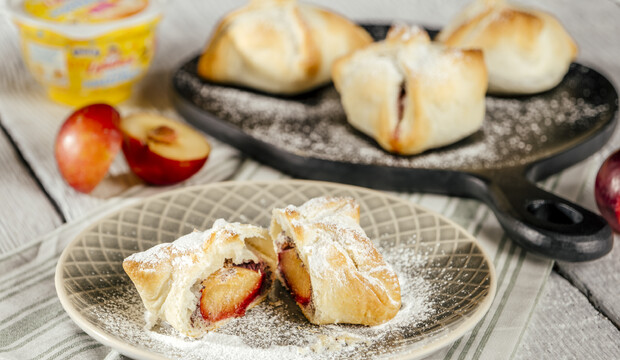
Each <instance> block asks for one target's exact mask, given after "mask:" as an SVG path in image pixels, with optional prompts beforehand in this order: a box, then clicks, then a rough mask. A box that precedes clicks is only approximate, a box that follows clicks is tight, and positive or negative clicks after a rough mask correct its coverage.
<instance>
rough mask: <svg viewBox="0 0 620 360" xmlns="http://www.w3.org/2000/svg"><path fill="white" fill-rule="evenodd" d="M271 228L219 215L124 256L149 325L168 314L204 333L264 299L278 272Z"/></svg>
mask: <svg viewBox="0 0 620 360" xmlns="http://www.w3.org/2000/svg"><path fill="white" fill-rule="evenodd" d="M275 266H276V254H275V250H274V247H273V242H272V240H271V238H270V237H269V233H268V231H267V229H264V228H261V227H257V226H253V225H245V224H239V223H228V222H226V221H224V220H222V219H220V220H217V221H216V222H215V223H214V224H213V227H212V228H211V229H210V230H207V231H204V232H201V231H194V232H192V233H190V234H188V235H185V236H183V237H181V238H179V239H177V240H176V241H174V242H172V243H164V244H159V245H156V246H154V247H153V248H151V249H148V250H146V251H143V252H140V253H136V254H133V255H131V256H129V257H128V258H126V259H125V261H123V268H124V269H125V272H126V273H127V275H129V277H130V278H131V281H133V283H134V285H135V286H136V289H137V290H138V293H139V294H140V297H141V298H142V302H143V303H144V306H145V307H146V310H147V326H152V325H154V324H155V323H156V322H157V321H158V320H163V321H165V322H167V323H168V324H170V325H171V326H172V327H174V328H175V329H176V330H178V331H179V332H180V333H181V334H184V335H186V336H191V337H199V336H201V335H203V334H204V333H205V332H206V331H209V330H212V329H215V328H216V327H218V326H220V325H221V324H223V323H224V322H225V321H226V320H228V319H231V318H233V317H239V316H243V315H244V313H245V311H246V310H248V309H250V308H252V307H253V306H255V305H257V304H258V303H260V302H261V301H262V300H263V299H264V298H265V296H266V295H267V293H268V291H269V289H270V288H271V286H272V284H273V280H274V278H275V275H274V269H275Z"/></svg>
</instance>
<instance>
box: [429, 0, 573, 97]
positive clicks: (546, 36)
mask: <svg viewBox="0 0 620 360" xmlns="http://www.w3.org/2000/svg"><path fill="white" fill-rule="evenodd" d="M437 40H438V41H440V42H443V43H444V44H446V45H449V46H456V47H468V48H469V47H476V48H480V49H482V50H483V51H484V58H485V60H486V65H487V68H488V71H489V92H491V93H499V94H532V93H538V92H541V91H545V90H549V89H551V88H553V87H554V86H556V85H557V84H558V83H559V82H560V81H561V80H562V78H563V77H564V75H565V74H566V72H567V71H568V68H569V65H570V63H571V62H572V61H573V60H574V59H575V57H576V56H577V45H576V44H575V42H574V41H573V39H572V38H571V37H570V35H569V34H568V33H567V32H566V30H565V29H564V27H562V24H560V22H559V21H558V20H557V19H556V18H554V17H553V16H551V15H550V14H547V13H545V12H542V11H539V10H535V9H529V8H525V7H521V6H517V5H513V4H510V3H507V2H506V1H504V0H476V1H474V2H473V3H471V4H470V5H469V6H467V7H466V8H465V9H464V10H463V11H462V12H461V13H460V14H459V15H458V16H457V17H456V18H454V19H453V20H452V21H451V22H450V24H449V25H448V26H446V27H445V28H444V29H443V30H442V31H441V32H440V33H439V35H438V36H437Z"/></svg>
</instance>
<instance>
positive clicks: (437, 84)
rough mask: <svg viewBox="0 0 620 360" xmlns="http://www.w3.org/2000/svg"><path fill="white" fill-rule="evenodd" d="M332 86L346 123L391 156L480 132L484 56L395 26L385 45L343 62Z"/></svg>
mask: <svg viewBox="0 0 620 360" xmlns="http://www.w3.org/2000/svg"><path fill="white" fill-rule="evenodd" d="M332 76H333V80H334V85H335V86H336V89H337V90H338V92H339V93H340V97H341V101H342V105H343V107H344V110H345V113H346V116H347V120H348V122H349V123H350V124H351V125H353V127H355V128H356V129H358V130H360V131H361V132H363V133H365V134H366V135H368V136H370V137H372V138H374V139H375V140H376V141H377V142H378V143H379V145H381V147H383V148H384V149H385V150H388V151H390V152H394V153H398V154H404V155H413V154H418V153H421V152H423V151H425V150H428V149H431V148H435V147H440V146H444V145H448V144H451V143H453V142H456V141H458V140H461V139H463V138H465V137H467V136H468V135H470V134H472V133H474V132H476V131H477V130H478V129H479V128H480V126H481V125H482V121H483V120H484V112H485V92H486V89H487V72H486V68H485V65H484V59H483V55H482V52H481V51H480V50H477V49H456V48H450V47H446V46H444V45H442V44H437V43H433V42H431V41H430V39H429V36H428V34H427V33H426V32H425V31H424V30H422V29H420V28H417V27H408V26H405V25H395V26H393V27H392V28H391V29H390V30H389V32H388V34H387V38H386V39H385V40H384V41H381V42H377V43H374V44H371V45H369V46H367V47H366V48H363V49H361V50H357V51H355V52H353V53H351V54H349V55H346V56H344V57H342V58H340V59H338V60H337V61H336V62H335V63H334V66H333V69H332Z"/></svg>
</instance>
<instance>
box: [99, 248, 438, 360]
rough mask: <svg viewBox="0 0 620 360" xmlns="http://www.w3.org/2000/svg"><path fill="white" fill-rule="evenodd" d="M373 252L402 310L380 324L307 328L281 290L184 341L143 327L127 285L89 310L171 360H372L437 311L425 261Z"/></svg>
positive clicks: (402, 251)
mask: <svg viewBox="0 0 620 360" xmlns="http://www.w3.org/2000/svg"><path fill="white" fill-rule="evenodd" d="M379 249H380V250H381V251H382V252H383V253H384V257H385V260H386V261H387V262H388V263H390V264H391V265H392V266H393V268H394V270H395V271H396V273H397V275H398V278H399V282H400V284H401V293H402V307H401V310H400V311H399V313H398V314H397V315H396V317H395V318H394V319H392V320H390V321H389V322H387V323H385V324H383V325H380V326H375V327H366V326H355V325H327V326H316V325H312V324H310V323H308V322H307V320H306V319H305V318H304V317H303V315H302V314H301V312H300V310H299V309H298V308H297V305H296V304H295V303H294V302H293V301H292V300H291V299H290V295H289V294H288V293H287V291H286V290H285V289H283V288H282V287H281V286H280V285H277V286H276V287H275V289H274V292H273V293H272V294H271V295H270V296H269V298H268V299H266V300H265V301H264V302H263V303H262V304H260V305H258V306H257V307H255V308H253V309H251V310H249V311H248V312H247V314H246V316H245V317H243V318H237V319H233V320H232V321H230V322H229V323H227V324H226V325H224V326H223V327H221V328H220V329H218V330H217V331H216V332H211V333H208V334H207V335H205V336H203V337H202V338H199V339H193V338H189V337H184V336H182V335H180V334H179V333H178V332H176V331H175V330H174V329H172V328H171V327H170V326H168V325H166V324H165V323H162V324H158V325H157V326H155V327H154V328H152V329H151V330H147V329H145V327H144V323H145V322H144V307H143V305H142V302H141V300H140V298H139V296H138V295H137V293H136V291H135V289H134V288H133V286H131V285H126V286H123V287H120V288H118V289H115V290H114V291H113V292H111V293H110V294H109V299H107V301H105V302H103V303H102V304H101V305H100V306H97V307H94V308H93V309H92V310H91V311H92V313H93V314H94V316H95V317H96V318H97V319H98V320H99V321H100V322H101V323H103V324H105V328H104V330H105V331H106V332H108V333H110V334H111V335H112V336H115V337H117V338H122V339H123V340H124V341H125V342H127V343H130V344H135V345H137V346H139V347H141V348H147V349H150V351H152V352H155V353H158V354H161V355H163V356H165V357H169V358H183V359H204V358H209V359H233V358H234V359H238V358H251V359H274V358H283V357H286V358H291V359H304V358H313V359H317V358H318V359H332V358H343V357H349V356H355V357H360V358H366V357H372V356H376V355H379V354H381V353H383V352H385V351H389V350H390V348H389V346H386V344H390V343H393V342H397V341H399V340H402V339H403V338H404V337H407V336H410V334H411V333H412V332H414V331H416V330H415V329H416V326H418V325H420V324H423V323H424V322H425V321H427V320H428V318H429V317H430V316H431V315H433V314H434V312H435V305H436V304H435V303H434V301H435V300H433V293H434V292H435V291H436V290H435V289H434V285H433V284H431V282H430V281H428V280H427V279H426V278H425V276H428V274H427V273H426V269H427V268H426V266H427V264H426V262H427V259H426V258H425V256H424V255H421V254H415V253H413V252H412V251H410V249H406V248H385V249H383V248H380V247H379ZM420 340H421V341H422V342H423V340H422V338H421V339H420Z"/></svg>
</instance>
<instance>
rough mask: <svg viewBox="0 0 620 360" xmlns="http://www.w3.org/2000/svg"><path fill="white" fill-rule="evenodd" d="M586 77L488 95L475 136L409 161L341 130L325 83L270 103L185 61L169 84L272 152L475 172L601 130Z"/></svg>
mask: <svg viewBox="0 0 620 360" xmlns="http://www.w3.org/2000/svg"><path fill="white" fill-rule="evenodd" d="M588 72H589V69H587V68H585V67H578V66H577V67H575V68H574V69H573V70H572V71H571V72H570V73H569V76H568V77H567V80H565V81H564V82H563V83H562V84H560V86H558V87H557V88H555V89H554V90H552V91H550V92H546V93H542V94H539V95H535V96H529V97H515V98H503V97H491V96H488V97H487V101H486V105H487V108H486V117H485V121H484V123H483V126H482V128H481V129H480V130H479V131H477V132H476V133H474V134H473V135H471V136H469V137H467V138H466V139H464V140H462V141H459V142H457V143H455V144H453V145H450V146H447V147H443V148H439V149H434V150H430V151H427V152H425V153H423V154H420V155H415V156H400V155H394V154H390V153H388V152H386V151H385V150H383V149H382V148H381V147H379V145H378V144H377V143H376V142H375V141H374V140H373V139H371V138H369V137H367V136H366V135H364V134H362V133H361V132H359V131H357V130H356V129H354V128H353V127H352V126H351V125H349V124H348V122H347V121H346V116H345V114H344V110H343V109H342V106H341V105H340V97H339V95H338V93H337V91H336V90H335V89H334V87H333V86H332V85H329V86H326V87H323V88H321V89H318V90H315V91H313V92H311V93H308V94H303V95H300V96H297V97H291V98H286V97H276V96H270V95H268V94H262V93H257V92H254V91H250V90H246V89H238V88H234V87H227V86H219V85H214V84H209V83H206V82H204V81H202V80H201V79H200V78H199V77H198V76H197V75H196V73H195V64H194V63H193V62H190V63H188V64H187V65H186V66H184V67H183V68H182V69H181V70H180V71H179V72H178V73H177V74H176V75H175V83H176V86H177V88H178V89H179V91H180V92H181V94H182V95H183V96H184V97H186V98H188V99H190V101H192V102H193V103H194V104H196V105H197V106H198V107H200V108H202V109H203V110H205V111H206V112H207V113H210V114H212V115H214V116H215V117H216V118H218V119H220V120H221V121H222V122H223V123H229V124H230V125H232V126H233V127H235V128H238V129H239V130H241V132H242V133H245V134H246V135H249V136H250V137H252V138H254V139H257V140H260V141H262V142H265V143H267V144H270V145H272V146H274V147H275V148H277V149H278V150H280V151H284V152H288V153H292V154H296V155H299V156H302V157H308V158H315V159H320V160H328V161H337V162H345V163H354V164H365V165H378V166H389V167H403V168H425V169H454V170H459V169H464V170H475V169H492V168H503V167H509V166H514V165H521V164H526V163H530V162H532V161H536V160H538V159H542V158H544V157H546V156H549V155H551V154H555V153H557V152H560V151H562V150H563V149H566V148H567V146H568V145H570V144H573V143H574V141H578V140H579V138H582V137H586V136H587V135H588V134H589V133H590V131H591V130H593V129H596V128H597V127H599V126H601V125H602V124H604V123H605V122H606V121H605V120H604V119H607V118H609V116H611V109H610V107H609V105H607V104H605V103H604V101H602V100H601V99H600V98H597V96H598V95H597V91H598V90H597V84H598V83H597V82H596V81H595V80H593V79H594V77H591V76H589V75H588ZM593 94H594V95H593ZM602 115H604V116H602ZM602 119H603V120H602Z"/></svg>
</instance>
